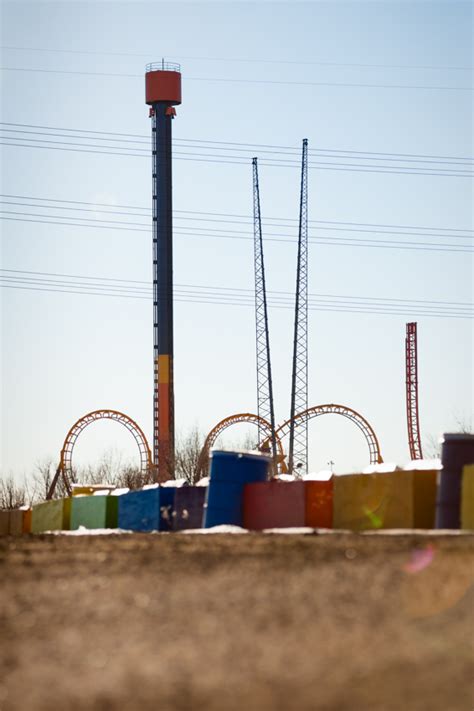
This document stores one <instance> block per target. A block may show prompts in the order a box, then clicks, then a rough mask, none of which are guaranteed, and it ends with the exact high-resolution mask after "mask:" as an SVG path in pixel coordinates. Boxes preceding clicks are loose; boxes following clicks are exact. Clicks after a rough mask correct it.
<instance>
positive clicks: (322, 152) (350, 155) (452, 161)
mask: <svg viewBox="0 0 474 711" xmlns="http://www.w3.org/2000/svg"><path fill="white" fill-rule="evenodd" d="M0 125H1V122H0ZM59 130H69V131H73V129H59ZM0 131H3V132H6V133H22V134H26V135H27V136H47V137H52V138H69V139H70V138H76V139H79V140H81V141H85V140H93V141H108V142H113V143H120V144H124V143H133V144H134V145H143V146H147V149H146V150H145V149H143V151H142V150H140V152H146V154H147V155H149V153H150V140H149V139H148V140H135V139H126V138H120V139H118V138H104V137H102V136H100V137H99V136H91V135H87V136H82V135H80V134H82V133H95V132H94V131H82V130H81V131H80V133H79V131H78V130H76V131H75V133H78V134H79V135H77V136H75V135H71V134H68V133H58V132H57V131H55V132H49V133H48V132H47V131H31V130H29V131H25V130H21V129H14V128H0ZM118 135H122V134H118ZM130 135H133V134H130ZM3 138H4V139H5V140H9V141H12V140H20V141H25V142H26V141H32V142H37V143H56V144H58V145H72V146H87V145H92V146H95V144H85V143H71V142H70V141H68V143H64V142H60V141H51V140H41V139H36V138H24V137H22V136H20V137H18V138H16V137H12V136H3ZM143 138H144V139H145V138H146V137H145V136H143ZM174 142H175V144H177V145H178V146H179V144H181V143H184V144H185V147H186V148H192V149H199V150H202V149H203V148H204V149H206V150H213V151H223V150H226V151H234V152H240V153H246V154H247V155H246V156H245V159H246V160H248V156H250V154H251V153H253V152H255V148H258V149H259V153H260V154H262V153H265V154H271V155H281V156H285V157H289V158H290V159H291V158H292V156H295V159H296V157H297V156H298V153H297V151H296V149H293V148H291V147H290V146H281V147H279V146H266V147H263V146H259V145H258V144H235V143H232V142H230V141H205V140H199V139H184V138H182V139H180V138H175V139H174ZM203 144H204V145H203ZM208 144H209V145H208ZM214 144H219V146H216V145H214ZM236 145H242V146H246V147H244V148H239V147H234V146H236ZM220 146H222V148H221V147H220ZM96 147H102V148H107V149H114V148H119V147H120V146H107V145H104V146H100V144H99V145H97V146H96ZM183 147H184V146H183ZM270 149H271V150H270ZM124 150H132V149H131V148H130V149H129V148H127V147H126V146H125V147H124ZM135 150H137V149H135ZM310 154H311V155H314V156H317V157H319V158H333V159H334V158H339V159H341V158H346V159H348V160H349V159H350V160H358V161H367V160H372V161H381V162H387V161H389V162H395V163H429V164H435V165H459V166H466V165H467V166H468V167H469V162H472V159H471V158H463V157H458V158H453V157H449V156H423V155H419V154H418V155H417V154H408V153H405V154H404V153H400V154H397V153H381V152H376V151H352V150H343V149H330V148H328V149H314V150H312V151H310ZM333 154H335V155H333ZM341 154H342V155H341ZM218 155H219V154H218ZM380 156H383V157H380ZM391 156H395V157H393V158H392V157H391ZM397 156H400V157H397ZM229 157H235V158H239V157H241V156H229ZM269 160H271V159H269ZM280 160H281V159H280ZM393 167H396V166H393Z"/></svg>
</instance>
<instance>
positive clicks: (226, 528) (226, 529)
mask: <svg viewBox="0 0 474 711" xmlns="http://www.w3.org/2000/svg"><path fill="white" fill-rule="evenodd" d="M180 533H185V534H188V533H201V534H208V533H210V534H213V533H248V530H247V529H246V528H241V527H240V526H233V525H232V524H230V523H223V524H221V525H220V526H212V527H211V528H188V529H187V530H185V531H180Z"/></svg>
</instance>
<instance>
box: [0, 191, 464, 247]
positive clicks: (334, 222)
mask: <svg viewBox="0 0 474 711" xmlns="http://www.w3.org/2000/svg"><path fill="white" fill-rule="evenodd" d="M0 198H12V199H16V200H39V201H43V202H60V203H66V204H68V205H69V204H72V205H90V206H95V207H109V208H110V207H120V208H124V209H130V210H141V211H144V212H146V213H147V215H151V209H150V208H149V207H147V206H144V205H121V204H115V203H114V204H110V203H104V202H86V201H83V200H62V199H60V198H45V197H37V196H34V195H11V194H7V193H0ZM38 207H39V205H38ZM45 207H49V206H45ZM52 207H55V208H57V207H58V206H52ZM98 212H101V211H100V210H98ZM173 212H174V214H179V215H181V214H183V215H211V216H213V217H235V218H241V219H243V220H249V221H250V222H248V223H245V222H242V224H249V225H251V220H252V218H251V216H250V215H242V214H236V213H229V212H204V211H202V210H174V211H173ZM130 215H134V213H130ZM138 216H139V215H137V217H138ZM193 219H194V218H193ZM196 219H197V218H196ZM265 219H266V220H272V221H276V220H279V221H280V222H281V221H284V222H291V223H297V222H298V220H297V219H296V218H294V217H281V216H280V217H270V216H267V217H266V218H265ZM216 221H217V220H216ZM219 221H220V220H219ZM223 222H227V220H223ZM308 223H309V224H314V225H317V224H318V225H348V226H351V227H356V226H359V227H380V228H387V229H388V230H390V231H391V234H405V233H403V232H401V233H397V232H393V231H392V230H432V231H438V232H439V231H442V232H472V233H474V229H459V228H455V227H433V226H429V227H423V226H421V225H388V224H383V223H374V222H341V221H340V220H308ZM273 226H276V225H273ZM282 226H283V225H282ZM284 226H285V227H288V225H284ZM370 231H371V230H370ZM381 234H384V233H381ZM407 234H408V233H407ZM431 236H434V235H431ZM440 236H443V237H444V236H446V235H440ZM462 236H464V235H462Z"/></svg>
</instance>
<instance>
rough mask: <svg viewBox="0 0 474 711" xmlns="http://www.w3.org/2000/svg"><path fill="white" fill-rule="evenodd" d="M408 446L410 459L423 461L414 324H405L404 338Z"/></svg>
mask: <svg viewBox="0 0 474 711" xmlns="http://www.w3.org/2000/svg"><path fill="white" fill-rule="evenodd" d="M405 371H406V399H407V427H408V446H409V448H410V457H411V458H412V459H423V452H422V450H421V437H420V422H419V411H418V345H417V333H416V323H407V333H406V338H405Z"/></svg>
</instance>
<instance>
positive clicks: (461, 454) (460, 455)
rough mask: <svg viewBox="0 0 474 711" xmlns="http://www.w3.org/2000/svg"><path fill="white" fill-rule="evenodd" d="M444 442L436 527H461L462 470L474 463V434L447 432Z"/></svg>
mask: <svg viewBox="0 0 474 711" xmlns="http://www.w3.org/2000/svg"><path fill="white" fill-rule="evenodd" d="M442 444H443V446H442V452H441V463H442V465H443V468H442V470H441V476H440V479H439V486H438V496H437V499H436V528H460V527H461V479H462V470H463V466H464V465H465V464H474V435H472V434H465V433H456V434H445V435H444V436H443V443H442Z"/></svg>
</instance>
